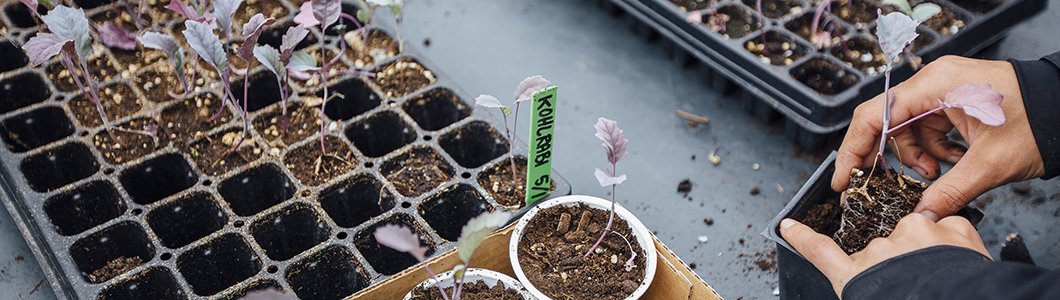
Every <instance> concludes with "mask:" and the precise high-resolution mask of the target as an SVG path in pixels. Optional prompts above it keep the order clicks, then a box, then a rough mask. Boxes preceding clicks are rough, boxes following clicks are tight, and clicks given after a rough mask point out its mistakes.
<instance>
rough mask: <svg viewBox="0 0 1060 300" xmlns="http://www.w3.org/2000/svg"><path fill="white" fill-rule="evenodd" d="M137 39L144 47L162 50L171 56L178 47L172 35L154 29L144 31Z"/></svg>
mask: <svg viewBox="0 0 1060 300" xmlns="http://www.w3.org/2000/svg"><path fill="white" fill-rule="evenodd" d="M137 40H139V41H140V44H141V45H144V47H147V48H152V49H158V50H162V52H165V53H166V55H168V56H173V55H174V54H176V53H177V49H180V46H179V45H177V40H176V39H173V36H170V35H168V34H163V33H158V32H154V31H148V32H144V33H143V34H142V35H140V37H139V38H137Z"/></svg>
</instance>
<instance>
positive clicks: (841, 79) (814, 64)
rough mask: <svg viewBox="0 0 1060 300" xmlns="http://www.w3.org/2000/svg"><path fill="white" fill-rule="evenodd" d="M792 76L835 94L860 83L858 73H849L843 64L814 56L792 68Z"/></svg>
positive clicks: (819, 90)
mask: <svg viewBox="0 0 1060 300" xmlns="http://www.w3.org/2000/svg"><path fill="white" fill-rule="evenodd" d="M791 76H792V77H795V79H796V80H798V81H799V82H802V83H803V84H805V85H806V86H808V87H810V88H812V89H814V90H815V91H817V92H818V93H821V94H825V95H835V94H838V93H840V92H842V91H844V90H846V89H848V88H850V87H852V86H854V85H856V84H858V77H857V75H854V74H853V73H848V72H847V70H846V69H845V68H843V66H840V65H837V64H835V63H832V62H831V61H828V60H827V59H824V58H820V57H816V58H812V59H810V60H809V61H807V62H805V63H803V64H802V65H799V66H798V67H795V68H794V69H791Z"/></svg>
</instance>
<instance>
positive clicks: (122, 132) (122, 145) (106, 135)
mask: <svg viewBox="0 0 1060 300" xmlns="http://www.w3.org/2000/svg"><path fill="white" fill-rule="evenodd" d="M152 128H154V129H153V130H152ZM157 130H158V121H155V120H154V119H149V118H136V119H133V120H130V121H128V122H125V123H122V124H118V125H115V128H114V129H113V130H110V131H107V130H105V129H104V130H100V131H98V132H96V134H95V135H93V136H92V146H95V147H96V150H99V154H100V155H101V156H103V160H105V161H107V162H108V163H111V164H115V165H120V164H124V163H127V162H130V161H133V160H136V159H138V158H141V157H144V156H146V155H148V154H151V153H152V152H154V151H155V150H158V149H161V148H162V147H165V146H166V145H167V144H169V136H168V135H165V134H162V135H159V134H157Z"/></svg>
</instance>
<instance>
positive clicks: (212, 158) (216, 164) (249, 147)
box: [177, 126, 261, 176]
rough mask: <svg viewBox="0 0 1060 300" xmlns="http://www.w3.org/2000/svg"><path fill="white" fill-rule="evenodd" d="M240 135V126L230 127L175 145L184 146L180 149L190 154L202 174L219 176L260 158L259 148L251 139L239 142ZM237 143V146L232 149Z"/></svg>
mask: <svg viewBox="0 0 1060 300" xmlns="http://www.w3.org/2000/svg"><path fill="white" fill-rule="evenodd" d="M242 135H243V128H242V126H240V127H232V128H228V129H225V130H223V131H220V132H217V133H214V134H212V135H209V136H204V137H202V138H200V139H198V140H196V141H194V142H192V143H191V144H190V145H188V144H186V143H185V144H177V145H180V146H184V147H186V149H181V151H183V152H184V153H187V154H189V155H191V159H192V160H194V161H195V165H197V166H199V170H202V172H203V173H204V174H206V175H213V176H221V175H224V174H226V173H228V172H230V171H232V170H236V169H239V168H240V167H242V166H244V165H246V164H248V163H250V162H252V161H255V160H257V159H258V158H261V154H260V152H259V151H261V148H260V147H259V146H258V144H257V143H254V141H253V139H251V138H247V139H245V140H243V142H242V143H239V140H240V139H241V138H242ZM248 137H249V135H248ZM237 143H238V145H239V148H236V150H235V151H232V148H234V147H235V146H236V145H237ZM255 152H257V153H255Z"/></svg>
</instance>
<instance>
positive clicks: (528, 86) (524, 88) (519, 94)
mask: <svg viewBox="0 0 1060 300" xmlns="http://www.w3.org/2000/svg"><path fill="white" fill-rule="evenodd" d="M550 85H552V83H551V82H549V81H548V80H547V79H545V78H544V77H541V75H535V76H531V77H527V78H526V79H523V82H520V83H519V88H517V89H515V103H519V102H523V101H527V100H530V99H532V98H533V97H534V93H536V92H537V91H540V90H543V89H545V88H547V87H548V86H550Z"/></svg>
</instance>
